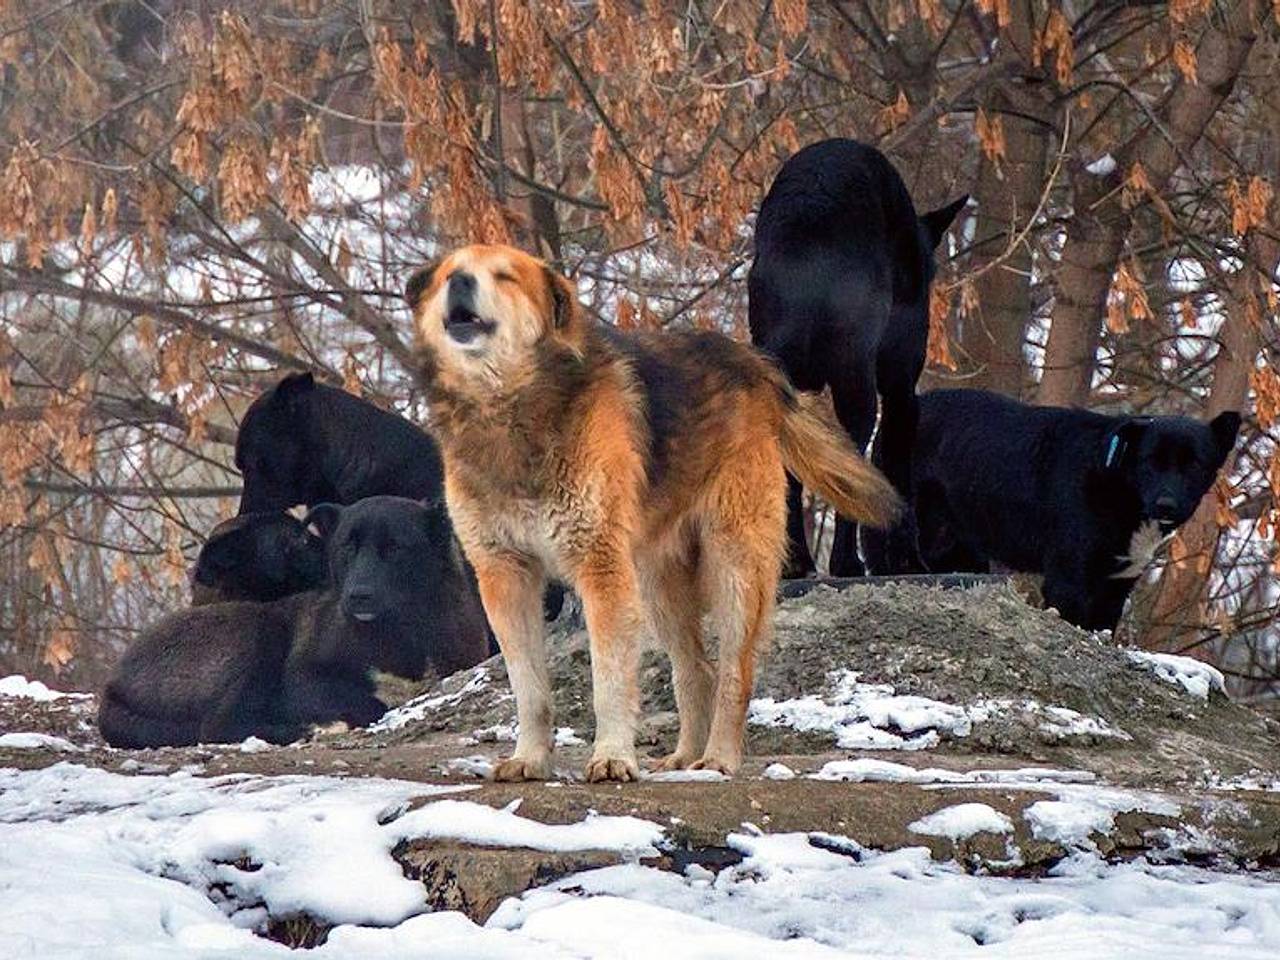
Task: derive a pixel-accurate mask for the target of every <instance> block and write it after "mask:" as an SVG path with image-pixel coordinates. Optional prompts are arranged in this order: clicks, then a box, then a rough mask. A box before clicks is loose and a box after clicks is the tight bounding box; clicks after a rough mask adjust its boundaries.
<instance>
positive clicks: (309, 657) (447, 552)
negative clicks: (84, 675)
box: [98, 497, 489, 748]
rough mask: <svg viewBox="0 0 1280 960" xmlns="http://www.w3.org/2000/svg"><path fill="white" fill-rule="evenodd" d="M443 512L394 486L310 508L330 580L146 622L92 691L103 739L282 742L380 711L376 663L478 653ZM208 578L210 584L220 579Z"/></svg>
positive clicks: (479, 631)
mask: <svg viewBox="0 0 1280 960" xmlns="http://www.w3.org/2000/svg"><path fill="white" fill-rule="evenodd" d="M442 516H443V515H442V514H441V513H440V512H439V511H438V510H428V509H427V508H425V507H424V506H422V505H421V504H419V503H417V502H415V501H412V500H405V499H402V498H400V497H371V498H368V499H366V500H362V501H360V502H359V503H357V504H355V505H353V506H350V507H340V506H337V505H334V504H324V505H321V506H319V507H317V508H316V509H315V510H313V511H312V516H310V517H308V522H309V523H311V522H313V523H314V524H315V525H316V526H317V527H318V528H319V529H320V530H321V532H322V534H323V535H324V539H325V543H326V553H327V561H328V567H329V577H328V584H329V585H328V586H327V587H326V588H325V589H322V590H314V591H308V592H304V593H297V594H293V595H291V596H287V597H285V598H283V599H281V600H276V601H274V602H265V603H252V602H230V603H212V604H208V605H206V606H199V607H193V608H191V609H189V610H183V611H181V612H179V613H175V614H171V615H170V616H168V617H165V618H164V619H162V620H160V621H159V622H158V623H156V624H154V625H153V626H151V627H150V628H148V629H147V630H146V631H145V632H144V633H143V634H142V636H141V637H140V638H139V639H138V641H137V642H136V643H135V644H134V645H133V646H132V647H130V649H129V650H128V651H127V652H126V653H125V655H124V658H123V659H122V660H121V662H120V664H119V665H118V666H117V668H116V672H115V675H114V676H113V677H112V679H111V680H110V682H109V683H108V684H107V687H106V690H105V691H104V693H103V696H102V704H101V707H100V709H99V712H98V726H99V728H100V729H101V730H102V735H103V737H104V738H105V739H106V741H107V742H108V743H110V744H111V745H112V746H117V747H133V748H137V747H155V746H166V745H168V746H181V745H186V744H192V743H198V742H229V741H237V740H243V739H244V738H245V737H247V736H250V735H254V736H258V737H262V738H264V739H267V740H271V741H274V742H277V743H285V742H288V741H290V740H293V739H296V738H297V737H300V736H302V735H304V734H305V733H306V732H307V730H308V729H309V728H310V727H311V726H312V725H314V724H322V723H328V722H330V721H335V720H341V721H344V722H346V723H348V724H351V725H353V726H363V725H366V724H369V723H372V722H373V721H374V720H377V719H378V718H379V717H380V716H382V714H383V713H384V712H385V710H386V707H385V705H384V704H383V703H382V702H381V701H379V700H378V699H377V698H376V697H375V696H374V685H373V681H372V679H371V677H370V671H371V670H372V669H374V668H377V669H381V670H386V671H389V672H391V673H395V674H398V675H400V676H405V677H421V676H422V675H423V674H424V672H425V671H426V669H427V668H428V667H431V668H433V669H434V670H435V671H436V672H438V673H440V674H441V675H445V674H448V673H453V672H454V671H457V670H461V669H464V668H466V667H470V666H473V665H475V664H476V663H479V662H480V661H481V660H483V659H485V658H486V657H487V656H488V655H489V638H488V630H487V625H486V623H485V619H484V612H483V610H482V609H481V607H480V604H479V602H478V600H476V599H474V598H475V593H474V590H471V589H468V588H469V586H470V585H469V584H468V583H467V581H466V577H467V573H466V570H465V569H464V568H463V566H462V564H461V557H460V556H459V554H458V553H457V551H456V548H454V546H453V534H452V530H451V529H450V528H449V527H448V525H447V524H446V523H442ZM248 562H250V563H251V564H252V563H255V562H257V557H256V555H254V556H252V557H250V558H248ZM208 579H209V580H211V581H212V583H211V584H210V586H211V587H212V588H214V589H216V588H217V587H218V586H219V584H220V583H222V582H224V581H225V580H226V578H225V576H223V575H222V574H221V573H219V572H218V571H211V572H210V576H209V578H208ZM238 579H239V578H238V577H237V578H233V579H232V584H233V585H234V583H235V582H236V581H237V580H238Z"/></svg>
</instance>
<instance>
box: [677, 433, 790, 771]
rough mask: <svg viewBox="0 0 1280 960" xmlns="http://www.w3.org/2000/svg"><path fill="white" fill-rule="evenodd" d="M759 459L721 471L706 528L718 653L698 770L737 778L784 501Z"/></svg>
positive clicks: (778, 560) (766, 627)
mask: <svg viewBox="0 0 1280 960" xmlns="http://www.w3.org/2000/svg"><path fill="white" fill-rule="evenodd" d="M773 449H774V455H775V456H776V455H777V454H776V448H773ZM761 452H764V451H763V450H758V451H757V452H756V455H755V456H752V457H751V458H750V459H749V460H746V462H742V461H743V460H744V459H745V458H743V457H739V458H738V460H739V461H740V462H739V463H726V464H725V465H724V467H723V472H722V474H721V477H720V479H719V482H718V487H719V489H718V490H717V491H716V496H715V500H714V501H713V503H714V507H713V511H714V512H713V514H712V515H711V516H709V517H707V518H706V519H705V520H704V523H703V528H704V529H703V539H702V543H703V553H704V557H705V560H704V563H703V571H704V582H703V590H704V593H705V595H706V596H707V597H708V598H709V600H710V604H711V615H712V619H713V621H714V622H715V624H716V627H717V633H718V635H719V640H720V649H719V663H718V664H717V678H716V695H715V711H714V713H713V715H712V718H711V734H710V736H709V737H708V739H707V746H706V749H705V750H704V751H703V753H702V756H701V757H700V758H699V759H698V760H697V762H695V763H694V764H693V767H694V768H695V769H705V770H719V771H720V772H722V773H734V772H735V771H736V770H737V769H738V767H739V766H740V765H741V763H742V752H743V736H744V732H745V727H746V720H747V707H748V704H749V703H750V700H751V690H752V686H753V685H754V683H755V668H756V658H757V656H758V655H759V653H760V652H761V651H762V650H763V649H764V648H765V647H766V646H768V642H769V637H770V635H771V632H772V627H773V621H772V613H773V605H774V597H775V594H776V592H777V589H778V573H779V571H780V569H781V566H782V555H783V551H784V549H785V546H786V544H785V541H784V540H783V533H784V529H785V528H784V515H783V511H784V510H785V508H786V500H785V490H784V487H783V485H782V469H781V464H780V463H770V462H768V460H767V459H765V460H761V459H760V458H759V456H758V455H759V453H761Z"/></svg>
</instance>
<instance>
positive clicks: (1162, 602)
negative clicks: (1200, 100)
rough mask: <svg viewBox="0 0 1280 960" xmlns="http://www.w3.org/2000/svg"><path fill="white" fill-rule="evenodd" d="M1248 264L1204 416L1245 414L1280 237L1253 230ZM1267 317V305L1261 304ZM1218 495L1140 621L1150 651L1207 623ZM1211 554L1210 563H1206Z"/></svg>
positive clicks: (1185, 532) (1235, 282) (1191, 524)
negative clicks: (1256, 315)
mask: <svg viewBox="0 0 1280 960" xmlns="http://www.w3.org/2000/svg"><path fill="white" fill-rule="evenodd" d="M1248 252H1249V256H1248V258H1247V260H1246V264H1245V266H1244V267H1242V268H1241V269H1240V270H1239V271H1237V273H1236V274H1235V276H1234V277H1232V279H1231V290H1230V298H1229V302H1230V305H1231V309H1230V314H1229V316H1228V317H1227V320H1226V321H1225V323H1224V324H1223V328H1222V330H1221V332H1220V333H1219V341H1220V346H1219V349H1218V354H1217V356H1215V357H1214V360H1213V387H1212V389H1211V391H1210V393H1209V397H1208V400H1207V401H1206V402H1205V410H1204V415H1205V417H1207V418H1212V417H1216V416H1217V415H1218V414H1220V413H1224V412H1225V411H1227V410H1239V411H1241V412H1244V411H1245V410H1246V408H1247V406H1248V403H1249V373H1250V371H1251V370H1253V368H1254V363H1255V362H1256V360H1257V357H1258V350H1259V349H1260V348H1261V345H1262V330H1261V329H1260V328H1259V327H1257V326H1255V325H1254V323H1253V322H1251V321H1250V320H1249V319H1248V307H1247V304H1248V302H1249V301H1250V300H1253V301H1254V302H1255V303H1257V302H1258V301H1259V300H1260V295H1259V287H1258V279H1259V276H1260V275H1261V276H1263V277H1266V278H1271V277H1274V276H1275V273H1276V270H1277V268H1280V240H1277V239H1276V238H1275V237H1273V236H1268V235H1264V234H1260V233H1257V232H1254V233H1252V234H1250V237H1249V245H1248ZM1259 305H1260V307H1261V310H1262V312H1261V316H1264V317H1265V316H1266V309H1267V307H1266V304H1265V303H1261V304H1259ZM1234 461H1235V457H1234V456H1231V457H1228V458H1227V462H1226V464H1225V465H1224V466H1223V468H1222V469H1223V471H1224V473H1230V471H1231V468H1232V466H1233V465H1234ZM1217 506H1218V504H1217V497H1216V496H1214V495H1213V494H1212V493H1211V494H1210V495H1209V496H1207V497H1205V499H1204V501H1203V502H1202V503H1201V504H1200V508H1199V509H1198V510H1197V511H1196V512H1195V514H1194V516H1192V518H1191V519H1190V520H1189V521H1187V523H1186V524H1184V525H1183V527H1182V530H1181V532H1180V535H1181V538H1182V542H1183V543H1184V544H1185V545H1186V553H1187V556H1186V559H1184V560H1180V562H1178V563H1173V562H1170V564H1169V565H1168V566H1167V567H1166V568H1165V571H1164V574H1163V575H1162V576H1161V577H1160V580H1159V582H1158V583H1157V584H1156V585H1155V588H1154V590H1153V591H1152V596H1151V598H1150V601H1149V603H1150V605H1149V607H1148V608H1147V609H1148V611H1149V612H1148V613H1147V614H1146V615H1145V616H1144V617H1142V618H1141V619H1142V620H1143V621H1144V622H1142V623H1139V624H1135V629H1136V630H1137V631H1138V637H1139V644H1140V645H1141V646H1143V647H1145V648H1147V649H1156V650H1171V649H1176V648H1177V647H1179V646H1180V645H1181V644H1182V643H1183V642H1185V640H1186V639H1187V637H1188V635H1189V634H1190V633H1192V632H1193V631H1195V630H1196V628H1198V627H1200V626H1201V625H1202V624H1203V623H1204V605H1205V599H1206V597H1205V593H1206V589H1207V587H1208V577H1207V575H1206V574H1205V572H1204V571H1205V569H1206V568H1208V567H1211V565H1212V562H1213V559H1214V556H1215V555H1216V554H1217V548H1218V540H1219V537H1220V536H1221V530H1220V529H1219V528H1218V522H1217V516H1216V514H1217ZM1206 558H1207V560H1208V562H1207V563H1206V562H1205V561H1206Z"/></svg>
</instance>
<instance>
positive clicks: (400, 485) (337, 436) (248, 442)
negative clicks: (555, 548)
mask: <svg viewBox="0 0 1280 960" xmlns="http://www.w3.org/2000/svg"><path fill="white" fill-rule="evenodd" d="M415 277H416V275H415ZM413 283H414V281H412V280H411V281H410V285H411V287H412V284H413ZM407 293H408V292H407ZM420 294H421V290H417V291H416V293H415V294H414V295H415V296H416V295H420ZM236 466H237V467H238V468H239V469H240V472H241V474H242V475H243V477H244V493H243V494H242V495H241V497H240V513H241V514H242V515H243V514H246V513H253V512H258V511H266V510H287V509H288V508H290V507H292V506H294V505H295V504H299V503H303V504H306V505H307V506H308V507H314V506H315V505H316V504H319V503H339V504H351V503H355V502H356V501H357V500H362V499H364V498H366V497H374V496H383V495H389V496H397V497H407V498H409V499H412V500H423V501H428V502H433V503H439V504H441V506H440V507H438V508H437V509H438V512H439V513H440V515H441V517H442V518H444V522H445V523H447V522H448V520H447V515H446V513H445V509H444V507H443V503H444V486H443V479H444V468H443V465H442V464H441V461H440V451H439V450H438V449H437V447H436V444H435V441H434V440H432V439H431V437H429V436H428V435H427V434H426V433H424V432H423V431H422V430H420V429H418V427H417V426H415V425H414V424H412V423H410V422H409V421H408V420H406V419H405V418H404V417H400V416H397V415H396V414H394V413H388V412H387V411H385V410H381V409H379V408H378V407H376V406H374V405H373V404H372V403H369V402H367V401H365V400H361V399H359V398H358V397H353V396H352V395H351V394H349V393H347V392H346V391H344V390H338V389H336V388H335V387H330V386H326V385H324V384H321V383H316V382H315V379H314V378H313V377H312V376H311V374H310V373H297V374H290V375H289V376H287V377H285V378H284V379H283V380H281V381H280V382H279V383H278V384H276V385H275V386H274V387H272V388H271V389H270V390H268V391H266V392H265V393H264V394H262V396H260V397H258V398H257V399H256V400H254V402H253V404H252V405H251V406H250V407H249V409H248V411H247V412H246V413H245V415H244V420H243V421H242V422H241V424H240V432H239V435H238V436H237V437H236ZM563 602H564V593H563V590H562V589H560V588H557V589H554V590H549V591H548V594H547V600H546V613H547V616H548V619H554V618H555V617H556V616H558V615H559V612H560V607H561V606H562V604H563Z"/></svg>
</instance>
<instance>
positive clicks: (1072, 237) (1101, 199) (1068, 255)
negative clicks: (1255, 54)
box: [1039, 0, 1255, 406]
mask: <svg viewBox="0 0 1280 960" xmlns="http://www.w3.org/2000/svg"><path fill="white" fill-rule="evenodd" d="M1254 6H1255V4H1254V3H1253V0H1235V2H1234V3H1232V4H1231V5H1230V6H1229V7H1225V8H1223V9H1222V10H1221V12H1217V13H1215V14H1211V15H1210V16H1211V17H1212V19H1211V22H1210V23H1209V25H1208V26H1207V27H1206V28H1205V32H1204V34H1203V35H1202V36H1201V38H1200V43H1199V44H1198V45H1197V47H1196V61H1197V70H1198V78H1197V82H1196V83H1191V82H1188V81H1187V79H1186V78H1185V77H1181V78H1180V79H1179V80H1178V82H1177V83H1176V84H1174V86H1173V88H1172V89H1171V90H1170V91H1169V94H1168V95H1167V96H1166V97H1165V98H1164V101H1163V102H1162V103H1161V104H1160V106H1159V107H1158V108H1157V109H1156V110H1155V111H1154V113H1155V122H1151V121H1148V122H1147V123H1146V124H1145V125H1143V126H1142V127H1141V128H1139V129H1138V131H1137V132H1136V133H1134V135H1133V136H1132V137H1130V138H1129V140H1128V141H1126V142H1125V143H1124V145H1123V146H1121V147H1120V149H1119V150H1117V151H1115V152H1114V154H1113V156H1114V158H1115V161H1116V162H1115V164H1114V169H1112V170H1110V171H1109V172H1107V173H1106V174H1102V175H1095V174H1092V173H1089V172H1088V171H1087V170H1086V169H1085V168H1084V167H1083V166H1081V165H1077V166H1076V167H1075V169H1074V170H1073V171H1072V178H1073V185H1074V187H1075V198H1074V206H1075V209H1074V211H1073V215H1072V217H1071V220H1070V225H1069V227H1068V233H1067V242H1066V245H1065V246H1064V247H1063V250H1062V263H1061V264H1060V266H1059V269H1058V276H1057V296H1056V299H1055V302H1054V311H1053V323H1052V324H1051V326H1050V328H1049V342H1048V345H1047V346H1046V348H1045V359H1044V376H1043V378H1042V379H1041V381H1040V391H1039V400H1040V402H1041V403H1045V404H1061V405H1067V406H1071V405H1079V404H1082V403H1084V401H1085V399H1086V398H1087V397H1088V395H1089V388H1090V386H1091V385H1092V381H1093V370H1094V361H1095V357H1096V356H1097V352H1098V344H1099V342H1100V341H1101V337H1102V318H1103V315H1104V313H1105V310H1106V302H1107V291H1108V290H1109V289H1110V286H1111V275H1112V273H1113V272H1114V270H1115V267H1116V262H1117V261H1118V260H1119V257H1120V252H1121V250H1122V249H1123V248H1124V241H1125V236H1126V235H1127V233H1128V227H1129V218H1128V214H1127V213H1126V212H1125V210H1124V209H1123V208H1122V206H1121V190H1120V187H1121V185H1122V184H1123V183H1124V180H1125V178H1126V177H1128V176H1129V173H1130V171H1131V170H1132V169H1133V166H1134V164H1136V163H1141V164H1142V167H1143V169H1144V170H1145V171H1146V175H1147V180H1148V181H1149V182H1150V184H1151V187H1152V189H1153V190H1154V191H1155V192H1156V193H1163V192H1164V190H1165V188H1166V187H1167V186H1168V184H1169V180H1170V178H1171V177H1172V176H1173V173H1174V171H1175V170H1177V168H1178V166H1179V165H1180V164H1181V163H1182V158H1183V157H1184V156H1186V154H1187V152H1188V151H1189V150H1190V149H1191V148H1192V147H1193V146H1194V145H1195V144H1196V142H1197V141H1198V140H1199V139H1200V137H1201V135H1202V134H1203V133H1204V130H1205V128H1206V127H1207V126H1208V124H1209V121H1210V120H1212V119H1213V117H1214V115H1215V114H1216V113H1217V111H1218V108H1219V107H1220V106H1221V105H1222V103H1223V101H1225V100H1226V99H1227V97H1228V96H1230V95H1231V91H1232V89H1233V88H1234V87H1235V83H1236V78H1237V77H1238V76H1239V74H1240V70H1241V69H1242V68H1243V66H1244V63H1245V60H1246V58H1247V57H1248V55H1249V50H1250V48H1251V47H1252V46H1253V41H1254V35H1255V34H1254V24H1253V14H1254Z"/></svg>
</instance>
